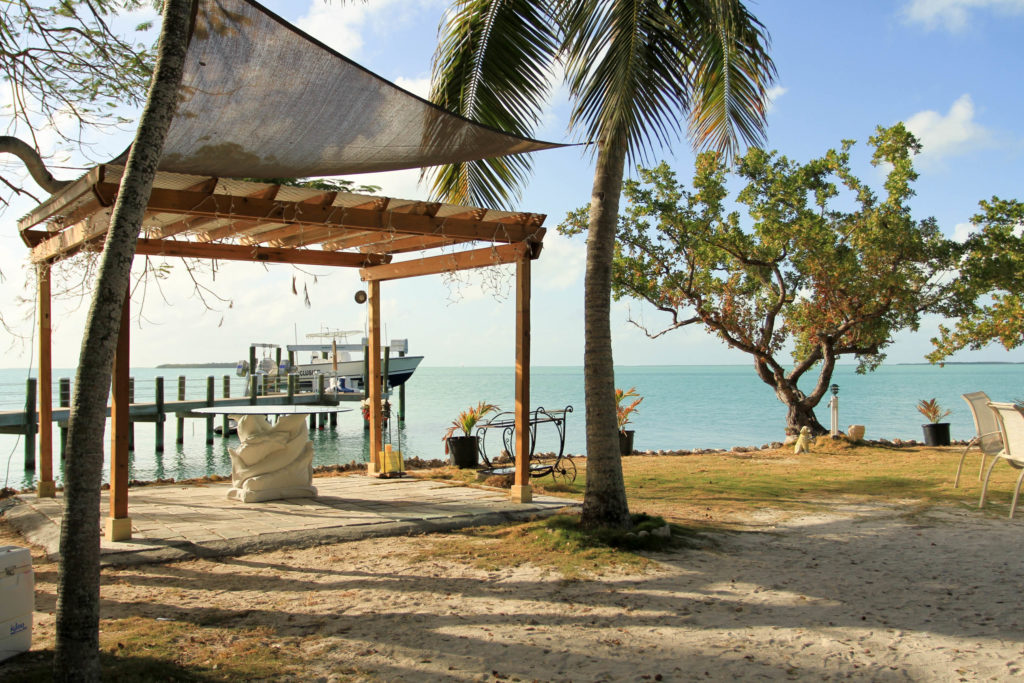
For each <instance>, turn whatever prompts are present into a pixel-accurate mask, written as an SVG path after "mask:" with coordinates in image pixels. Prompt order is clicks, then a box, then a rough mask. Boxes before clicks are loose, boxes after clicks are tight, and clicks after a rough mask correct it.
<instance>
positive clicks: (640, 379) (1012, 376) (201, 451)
mask: <svg viewBox="0 0 1024 683" xmlns="http://www.w3.org/2000/svg"><path fill="white" fill-rule="evenodd" d="M227 373H230V374H231V376H232V381H233V385H232V395H235V396H238V395H241V393H242V381H241V380H240V379H239V378H236V377H234V374H233V371H231V370H215V371H212V372H211V371H210V370H208V369H200V368H194V369H177V368H175V369H154V368H134V369H133V370H132V375H133V376H134V377H135V382H136V389H135V395H136V400H138V401H148V400H152V396H153V392H154V378H155V377H157V376H163V377H164V378H165V384H166V388H167V396H168V397H170V396H172V395H174V394H175V393H176V391H177V389H176V387H177V377H178V376H179V375H185V376H186V377H187V378H188V380H187V381H188V386H189V392H188V396H189V398H192V397H195V398H200V397H202V396H205V381H206V379H205V378H206V377H207V376H208V375H211V374H212V375H215V376H216V378H217V379H216V387H217V394H218V395H220V392H221V377H223V375H224V374H227ZM26 377H27V372H26V371H25V370H0V409H2V410H14V409H22V408H23V407H24V401H25V388H24V387H25V378H26ZM60 377H73V372H72V371H70V370H55V371H54V384H55V387H54V396H55V397H56V396H57V390H56V382H57V378H60ZM833 382H835V383H836V384H838V385H839V387H840V393H839V424H840V427H841V428H842V429H843V430H844V431H845V429H846V426H847V425H849V424H855V423H856V424H864V425H866V426H867V438H888V439H893V438H901V439H918V440H920V439H921V427H920V425H921V423H922V421H923V419H922V417H921V415H920V414H919V413H918V412H917V410H916V408H915V405H916V403H917V401H918V400H919V399H922V398H932V397H935V398H937V399H938V400H939V402H940V403H941V404H942V405H943V406H945V407H948V408H951V409H952V410H953V414H952V415H950V417H949V418H947V419H948V421H949V422H950V423H952V436H953V438H954V439H966V438H969V437H970V436H972V435H973V432H974V427H973V423H972V422H971V416H970V412H969V410H968V409H967V405H966V404H965V403H964V402H963V401H962V400H961V399H960V395H961V394H963V393H966V392H969V391H977V390H983V391H985V392H987V393H988V394H989V396H991V397H992V398H993V400H997V401H999V400H1003V401H1012V400H1015V399H1019V398H1024V365H1004V364H971V365H947V366H946V367H941V368H940V367H934V366H930V365H889V366H883V367H881V368H879V369H878V370H877V371H875V372H873V373H869V374H867V375H857V374H856V373H855V372H854V368H853V366H840V367H839V368H838V369H837V371H836V373H835V375H834V377H833ZM616 384H617V386H620V387H623V388H628V387H632V386H635V387H636V388H637V391H638V393H640V394H641V395H642V396H644V402H643V403H642V404H641V405H640V408H639V412H638V413H637V414H636V416H635V419H634V421H633V424H632V425H631V426H632V428H634V429H635V430H636V442H635V445H636V448H637V449H640V450H648V449H651V450H658V449H665V450H675V449H692V448H731V447H732V446H755V445H761V444H764V443H767V442H770V441H775V440H781V439H782V437H783V429H784V427H785V421H784V420H785V414H786V412H785V409H784V407H783V405H782V404H781V403H779V401H778V400H777V399H776V398H775V394H774V392H773V391H772V390H771V388H769V387H768V386H767V385H765V384H763V383H761V382H760V380H758V379H757V376H756V375H755V374H754V370H753V368H752V367H751V366H747V365H728V366H724V365H719V366H697V365H692V366H686V365H683V366H624V367H619V368H617V370H616ZM513 396H514V386H513V370H512V368H511V367H508V368H504V367H501V368H476V367H473V368H439V367H421V368H420V369H419V370H417V371H416V374H415V375H414V376H413V377H412V379H410V380H409V382H408V383H407V384H406V404H407V408H406V422H405V425H404V426H402V427H401V428H399V427H398V426H397V425H396V424H392V428H391V431H390V439H391V441H392V442H393V443H394V444H396V445H400V447H401V450H402V451H403V453H404V454H405V455H406V456H418V457H420V458H424V459H431V458H443V457H445V456H444V447H443V444H442V442H441V435H442V434H443V433H444V431H445V429H446V428H447V426H448V424H449V423H450V421H451V420H452V419H453V418H454V417H455V416H456V415H457V414H458V413H459V411H461V410H463V409H465V408H466V407H468V406H470V405H475V404H476V403H477V401H481V400H485V401H490V402H492V403H497V404H498V405H499V406H501V407H502V408H503V409H511V408H512V406H513ZM531 403H532V405H533V406H534V407H536V406H544V407H545V408H551V409H556V408H563V407H565V406H566V405H571V406H573V408H574V411H575V412H573V413H572V414H571V415H570V416H569V418H568V429H567V436H566V450H567V452H569V453H577V454H578V453H583V451H584V443H585V437H584V424H583V413H584V410H583V370H582V368H580V367H536V368H533V372H532V380H531ZM351 405H352V407H357V406H358V404H351ZM817 416H818V420H819V421H820V422H821V423H822V424H823V425H825V426H826V427H828V425H829V412H828V407H827V406H826V405H825V404H824V402H823V403H822V405H821V406H819V409H818V410H817ZM218 423H219V420H218ZM174 430H175V427H174V422H173V419H171V420H169V421H168V423H167V425H166V437H165V441H166V446H165V447H166V451H165V452H164V453H163V454H157V453H155V449H154V447H153V425H152V424H146V423H140V424H137V425H136V426H135V451H134V454H133V456H132V463H131V467H132V471H131V476H132V477H133V478H135V479H142V480H147V479H156V478H165V477H171V478H174V479H185V478H189V477H196V476H202V475H205V474H222V475H226V474H229V473H230V471H231V463H230V458H229V455H228V448H229V447H230V446H233V445H235V444H237V440H236V439H235V438H234V437H232V438H230V439H227V440H224V439H221V438H220V437H217V438H216V440H215V442H214V444H213V445H212V446H207V445H206V444H205V442H204V441H205V439H204V435H205V426H204V423H203V421H202V420H186V422H185V443H184V444H183V445H181V446H178V445H176V444H175V443H174ZM108 434H109V430H108ZM58 438H59V436H58V430H57V429H56V427H54V443H55V444H57V443H59V442H58ZM312 438H313V441H314V451H315V453H316V461H315V464H317V465H327V464H335V463H343V462H351V461H354V460H366V458H367V453H368V447H367V443H366V436H365V432H364V430H363V426H362V420H361V418H360V416H359V413H358V410H353V411H352V412H349V413H343V414H341V415H340V416H339V421H338V429H337V430H334V431H332V430H324V431H316V432H314V433H313V435H312ZM555 443H556V440H555V432H554V430H553V429H552V428H550V427H547V428H541V430H540V431H539V433H538V450H552V449H554V448H555ZM492 445H493V447H494V448H498V447H499V446H498V445H497V441H495V442H493V444H492V442H488V449H491V447H492ZM0 467H2V468H3V469H2V470H0V475H2V477H3V478H2V480H0V481H5V482H7V485H10V486H18V487H21V486H31V485H32V483H33V479H34V475H33V473H32V472H26V471H25V470H24V469H23V447H22V444H21V443H20V442H19V441H18V437H15V436H10V435H0ZM57 477H58V479H59V477H60V473H59V471H58V472H57Z"/></svg>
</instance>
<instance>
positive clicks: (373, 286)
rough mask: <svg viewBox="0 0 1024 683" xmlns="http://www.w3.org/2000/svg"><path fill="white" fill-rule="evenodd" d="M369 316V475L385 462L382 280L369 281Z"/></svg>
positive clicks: (367, 469)
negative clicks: (383, 459) (381, 321)
mask: <svg viewBox="0 0 1024 683" xmlns="http://www.w3.org/2000/svg"><path fill="white" fill-rule="evenodd" d="M367 289H368V290H369V292H368V294H369V296H368V297H367V306H368V311H367V314H368V315H367V317H368V318H369V327H370V330H369V331H370V338H369V340H368V344H367V348H366V354H367V355H366V357H367V361H368V363H367V365H368V369H367V377H366V384H367V386H366V389H367V393H366V400H368V401H369V402H370V461H369V463H367V465H366V473H367V474H369V475H377V474H380V473H381V472H382V471H383V469H384V467H383V465H384V463H382V462H381V461H380V452H381V451H382V450H384V433H383V424H382V417H383V416H382V411H381V405H380V402H381V381H380V370H381V368H380V281H379V280H371V281H370V282H368V283H367Z"/></svg>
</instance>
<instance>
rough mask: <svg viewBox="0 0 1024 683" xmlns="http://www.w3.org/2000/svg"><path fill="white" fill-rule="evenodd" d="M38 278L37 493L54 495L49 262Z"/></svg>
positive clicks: (37, 272) (48, 496)
mask: <svg viewBox="0 0 1024 683" xmlns="http://www.w3.org/2000/svg"><path fill="white" fill-rule="evenodd" d="M36 277H37V279H38V280H39V297H38V299H39V483H38V485H37V487H36V495H38V496H39V497H40V498H53V497H54V496H56V495H57V485H56V484H55V483H54V482H53V384H52V382H53V360H52V359H53V355H52V353H51V349H52V339H53V337H52V328H51V326H50V266H49V264H45V263H44V264H40V265H39V267H38V269H37V270H36Z"/></svg>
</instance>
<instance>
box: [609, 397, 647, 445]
mask: <svg viewBox="0 0 1024 683" xmlns="http://www.w3.org/2000/svg"><path fill="white" fill-rule="evenodd" d="M630 398H635V399H636V400H634V401H629V400H627V399H630ZM643 400H644V398H643V396H640V395H639V394H637V393H636V387H630V389H629V391H623V390H622V389H616V390H615V415H616V417H617V418H618V424H619V452H620V453H621V454H622V455H630V454H632V453H633V435H634V434H635V432H634V430H632V429H626V428H625V427H626V425H628V424H629V422H630V420H629V416H630V415H631V414H633V413H634V412H636V407H637V406H638V405H640V402H641V401H643Z"/></svg>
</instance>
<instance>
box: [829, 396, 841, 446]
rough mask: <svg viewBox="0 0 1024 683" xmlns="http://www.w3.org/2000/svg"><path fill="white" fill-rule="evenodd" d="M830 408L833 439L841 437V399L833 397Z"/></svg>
mask: <svg viewBox="0 0 1024 683" xmlns="http://www.w3.org/2000/svg"><path fill="white" fill-rule="evenodd" d="M828 407H829V408H831V409H832V430H831V431H832V438H833V439H834V438H836V437H837V436H839V397H838V396H833V397H832V399H831V400H830V401H829V402H828Z"/></svg>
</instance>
